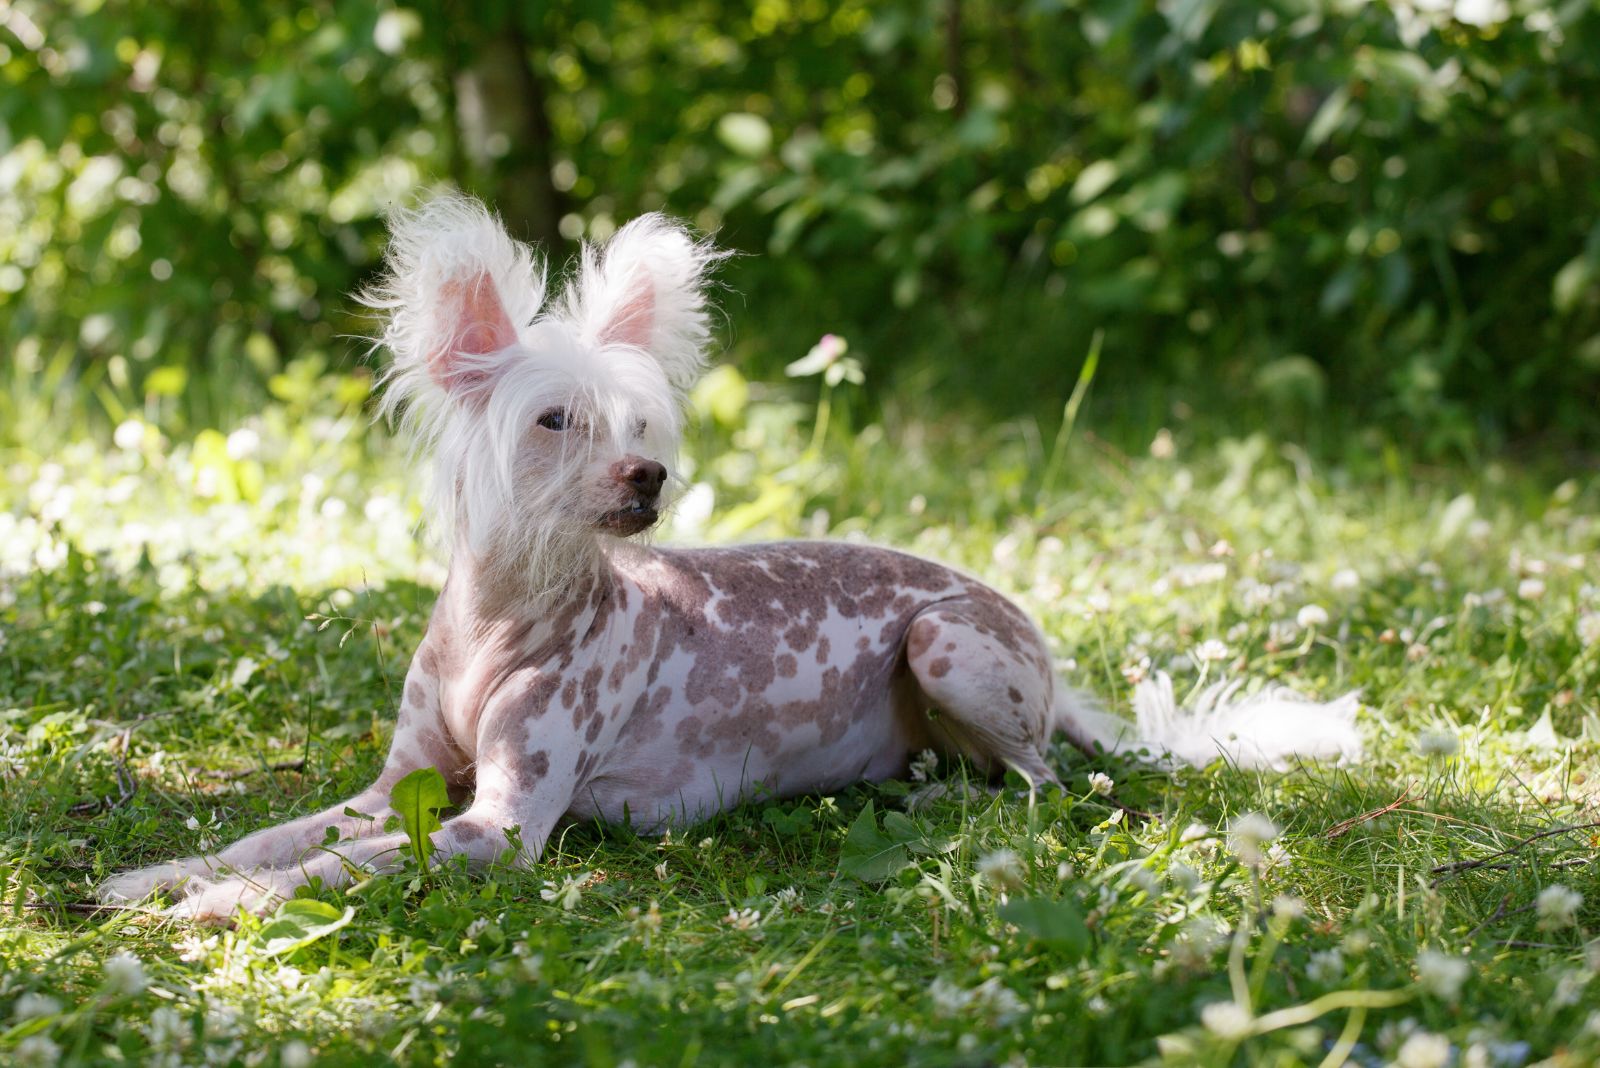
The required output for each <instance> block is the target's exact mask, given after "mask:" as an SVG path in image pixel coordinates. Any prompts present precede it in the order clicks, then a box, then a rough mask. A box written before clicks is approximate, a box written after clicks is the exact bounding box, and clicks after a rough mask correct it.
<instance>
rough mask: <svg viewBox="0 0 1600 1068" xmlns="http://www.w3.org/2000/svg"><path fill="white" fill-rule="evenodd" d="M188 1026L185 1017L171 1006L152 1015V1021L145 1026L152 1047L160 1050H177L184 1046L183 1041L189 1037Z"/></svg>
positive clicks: (162, 1007)
mask: <svg viewBox="0 0 1600 1068" xmlns="http://www.w3.org/2000/svg"><path fill="white" fill-rule="evenodd" d="M188 1030H189V1028H188V1025H187V1024H186V1023H185V1022H184V1019H183V1017H182V1016H181V1015H180V1014H179V1013H178V1010H177V1009H174V1008H173V1007H172V1006H170V1005H163V1006H161V1007H160V1008H158V1009H156V1010H155V1011H154V1012H152V1013H151V1014H150V1019H149V1020H148V1021H147V1022H146V1023H145V1025H144V1033H145V1036H146V1037H147V1038H149V1040H150V1045H152V1046H154V1047H155V1048H156V1049H158V1050H176V1049H178V1048H180V1047H181V1046H182V1045H183V1040H184V1039H185V1038H186V1037H187V1036H188Z"/></svg>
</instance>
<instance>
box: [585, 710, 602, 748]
mask: <svg viewBox="0 0 1600 1068" xmlns="http://www.w3.org/2000/svg"><path fill="white" fill-rule="evenodd" d="M604 726H605V718H604V717H602V716H595V717H594V718H593V719H591V720H590V721H589V729H588V730H586V731H584V732H583V740H584V741H586V742H589V743H591V744H592V743H593V742H594V740H595V739H596V738H598V737H600V728H601V727H604Z"/></svg>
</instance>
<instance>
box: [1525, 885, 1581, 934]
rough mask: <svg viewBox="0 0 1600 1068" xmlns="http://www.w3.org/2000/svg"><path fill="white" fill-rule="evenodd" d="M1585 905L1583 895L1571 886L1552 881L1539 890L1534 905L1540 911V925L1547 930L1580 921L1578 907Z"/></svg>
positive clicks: (1569, 925)
mask: <svg viewBox="0 0 1600 1068" xmlns="http://www.w3.org/2000/svg"><path fill="white" fill-rule="evenodd" d="M1582 906H1583V895H1582V894H1581V893H1579V892H1578V891H1576V890H1574V889H1572V888H1571V887H1570V886H1563V885H1562V884H1561V883H1552V884H1551V885H1549V886H1547V887H1545V888H1544V889H1543V890H1541V891H1539V897H1538V900H1537V902H1536V903H1535V905H1534V907H1535V908H1536V909H1537V910H1538V913H1539V926H1540V928H1541V929H1543V930H1546V931H1553V930H1557V929H1559V928H1562V927H1571V926H1572V925H1573V924H1575V923H1577V922H1578V909H1579V908H1581V907H1582Z"/></svg>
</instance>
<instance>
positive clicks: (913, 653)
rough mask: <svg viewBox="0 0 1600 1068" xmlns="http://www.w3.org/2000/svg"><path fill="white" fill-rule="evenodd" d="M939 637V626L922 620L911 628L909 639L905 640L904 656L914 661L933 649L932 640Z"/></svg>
mask: <svg viewBox="0 0 1600 1068" xmlns="http://www.w3.org/2000/svg"><path fill="white" fill-rule="evenodd" d="M938 637H939V624H937V623H935V622H933V620H931V619H929V620H923V621H922V622H920V623H918V624H917V625H916V626H915V627H912V628H911V637H910V638H908V639H907V640H906V655H907V656H909V657H910V658H911V659H913V660H915V659H917V658H918V657H920V656H921V655H922V654H923V653H926V652H927V651H928V650H929V649H931V648H933V643H934V640H935V639H937V638H938Z"/></svg>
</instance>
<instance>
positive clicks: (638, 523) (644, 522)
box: [600, 501, 661, 538]
mask: <svg viewBox="0 0 1600 1068" xmlns="http://www.w3.org/2000/svg"><path fill="white" fill-rule="evenodd" d="M660 518H661V513H660V512H658V511H656V506H655V502H654V501H634V502H633V503H632V504H630V505H628V506H627V507H626V508H618V509H617V510H616V511H614V512H607V513H606V514H605V515H603V516H601V517H600V529H601V530H604V531H606V532H607V533H609V534H616V535H618V536H619V537H624V538H626V537H627V536H628V535H630V534H638V533H639V532H640V531H643V530H649V529H650V528H651V527H653V526H655V525H656V520H657V519H660Z"/></svg>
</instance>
